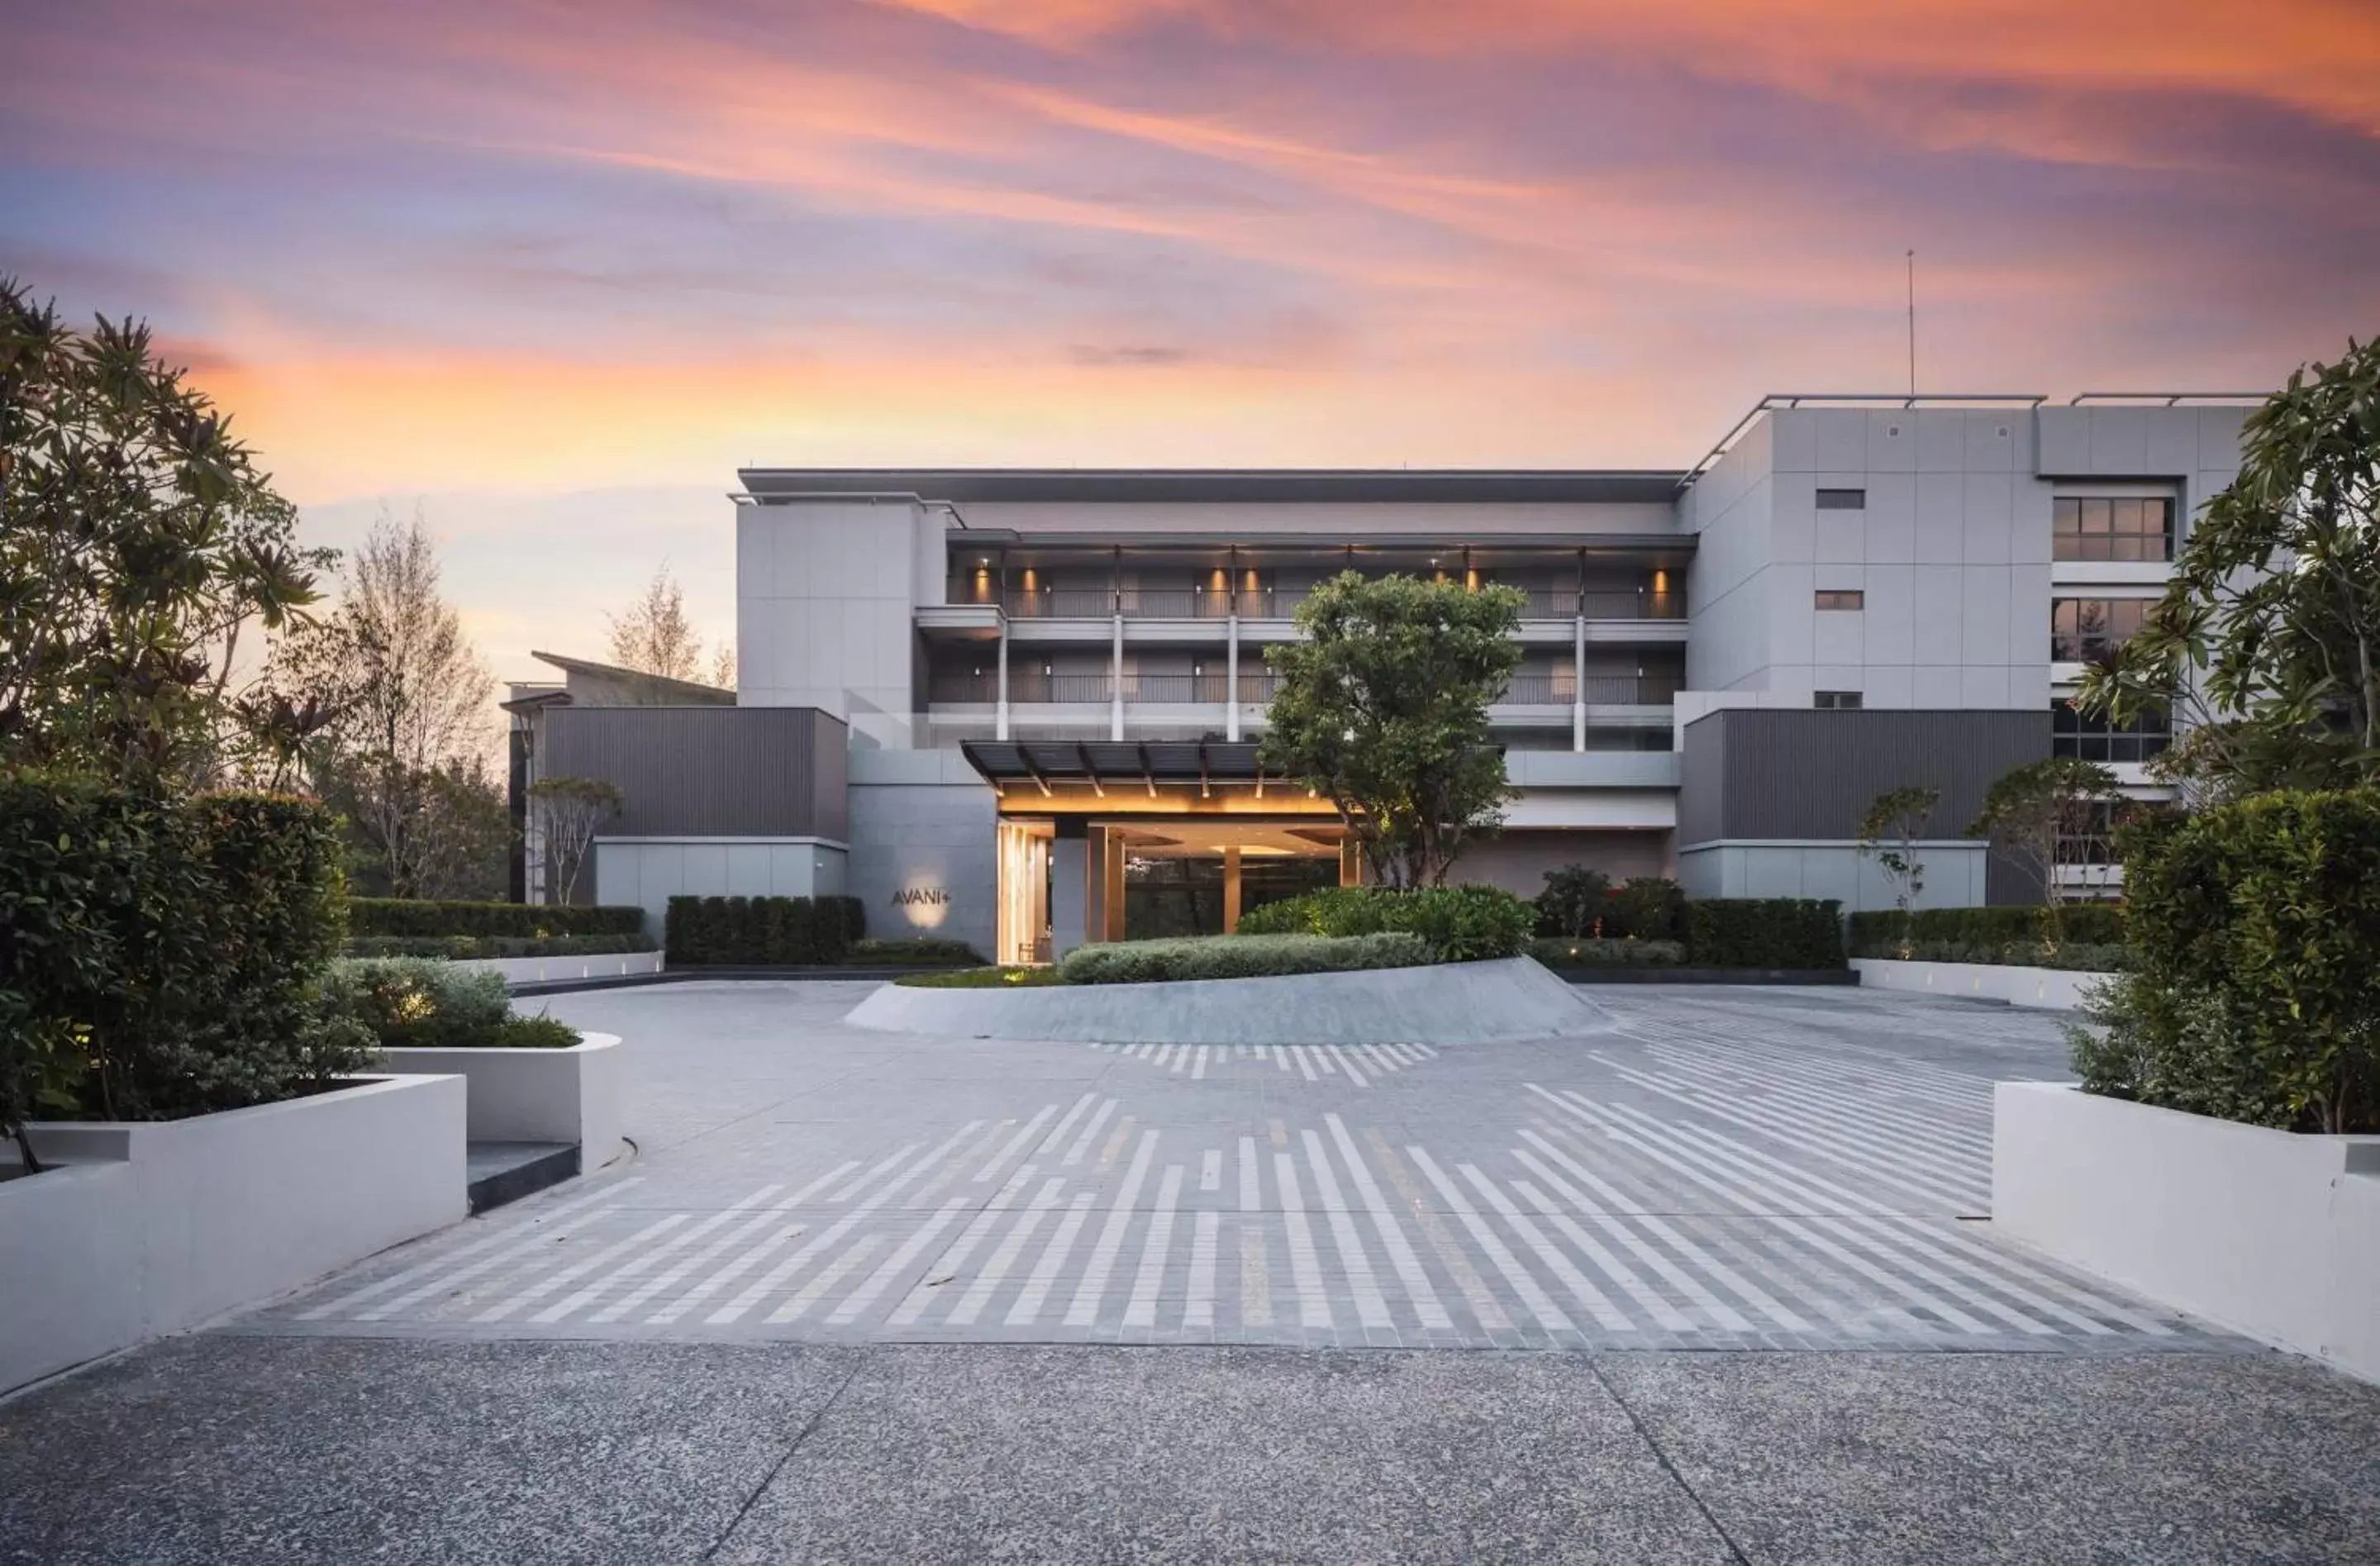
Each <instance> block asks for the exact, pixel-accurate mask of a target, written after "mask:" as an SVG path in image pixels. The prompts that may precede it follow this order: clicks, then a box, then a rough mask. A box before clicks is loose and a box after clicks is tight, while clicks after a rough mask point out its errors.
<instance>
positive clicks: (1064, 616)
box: [1002, 588, 1305, 620]
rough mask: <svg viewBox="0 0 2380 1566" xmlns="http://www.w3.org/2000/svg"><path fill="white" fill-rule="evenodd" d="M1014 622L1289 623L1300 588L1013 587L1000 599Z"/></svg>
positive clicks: (1299, 599)
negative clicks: (1121, 619)
mask: <svg viewBox="0 0 2380 1566" xmlns="http://www.w3.org/2000/svg"><path fill="white" fill-rule="evenodd" d="M1304 601H1305V591H1304V590H1303V589H1296V590H1292V589H1278V590H1277V589H1272V588H1249V589H1243V590H1241V591H1239V592H1225V591H1222V590H1220V589H1207V588H1123V589H1114V588H1038V589H1030V590H1026V589H1011V590H1010V591H1009V593H1008V594H1007V595H1006V597H1005V598H1004V599H1003V600H1002V603H1003V605H1004V606H1005V607H1006V609H1007V611H1008V613H1009V614H1010V616H1011V617H1012V618H1014V619H1018V620H1105V619H1108V618H1109V617H1111V616H1112V615H1116V614H1121V615H1123V617H1124V618H1125V619H1127V620H1223V619H1228V618H1229V617H1231V616H1232V615H1233V614H1238V615H1240V616H1241V617H1243V618H1244V619H1251V620H1262V619H1284V620H1285V619H1287V618H1288V617H1289V616H1290V615H1292V614H1293V613H1296V610H1297V606H1298V605H1299V604H1300V603H1303V602H1304Z"/></svg>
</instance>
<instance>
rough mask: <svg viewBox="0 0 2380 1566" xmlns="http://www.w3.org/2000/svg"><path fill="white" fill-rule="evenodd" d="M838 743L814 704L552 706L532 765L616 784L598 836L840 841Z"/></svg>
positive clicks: (844, 827)
mask: <svg viewBox="0 0 2380 1566" xmlns="http://www.w3.org/2000/svg"><path fill="white" fill-rule="evenodd" d="M845 744H846V741H845V738H844V726H843V723H842V722H840V721H839V720H837V719H836V718H834V717H832V716H831V715H829V714H827V713H825V712H821V711H820V710H818V709H817V708H814V707H558V708H554V709H553V710H549V711H548V712H547V713H546V715H545V755H544V756H543V757H542V758H541V759H540V765H539V768H538V771H539V774H540V776H543V777H549V778H552V777H577V778H601V779H602V780H604V781H605V782H606V783H612V784H613V785H614V786H616V787H617V788H618V789H619V790H620V793H621V794H622V795H624V796H625V800H626V803H625V807H624V808H623V809H622V810H621V812H620V814H619V815H618V816H616V817H614V818H613V819H612V820H610V821H608V822H606V823H605V824H604V826H603V827H602V829H601V835H602V836H605V837H678V836H690V837H830V838H834V839H836V840H837V841H841V840H843V839H844V837H845V836H846V835H847V833H848V823H849V816H848V811H847V807H846V803H845V795H844V747H845Z"/></svg>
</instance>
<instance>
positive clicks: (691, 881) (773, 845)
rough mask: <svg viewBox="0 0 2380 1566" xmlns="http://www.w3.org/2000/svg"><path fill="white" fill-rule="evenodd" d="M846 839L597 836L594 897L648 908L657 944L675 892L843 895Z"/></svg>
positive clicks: (647, 920) (648, 928)
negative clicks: (840, 840) (839, 840)
mask: <svg viewBox="0 0 2380 1566" xmlns="http://www.w3.org/2000/svg"><path fill="white" fill-rule="evenodd" d="M848 852H849V851H848V848H847V847H846V845H845V844H842V843H839V842H834V841H832V840H829V839H826V838H818V837H670V838H598V839H597V840H596V843H595V852H594V875H595V894H596V899H597V901H599V902H601V903H605V904H611V905H613V906H614V907H628V906H631V905H634V906H636V907H639V908H642V909H643V910H644V911H645V933H646V934H647V935H649V936H651V937H652V938H653V939H654V940H656V941H658V940H660V939H661V938H662V933H663V931H664V929H665V928H666V925H665V921H666V919H667V917H668V915H669V900H670V899H671V898H673V897H824V896H836V895H840V894H841V893H842V892H843V890H844V880H845V872H844V861H845V858H846V856H847V854H848Z"/></svg>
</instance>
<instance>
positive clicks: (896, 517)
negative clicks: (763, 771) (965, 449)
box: [735, 500, 944, 745]
mask: <svg viewBox="0 0 2380 1566" xmlns="http://www.w3.org/2000/svg"><path fill="white" fill-rule="evenodd" d="M943 527H944V523H943V513H941V512H940V511H937V510H929V509H927V508H926V507H923V506H921V505H918V504H915V503H911V502H903V501H892V500H885V501H878V502H874V503H870V502H868V501H848V500H845V501H796V502H794V503H791V504H784V505H739V506H737V507H736V508H735V633H736V664H737V667H736V700H737V702H738V703H739V704H741V705H744V706H748V707H818V708H822V709H824V710H826V711H829V712H832V713H833V714H834V715H835V716H836V717H838V718H842V719H844V721H845V722H849V723H850V724H851V725H852V727H853V730H854V736H853V737H854V743H855V744H858V743H875V744H896V745H897V744H905V743H907V723H908V715H909V714H910V713H911V712H912V710H914V708H915V706H916V689H917V680H916V675H917V637H916V633H915V631H914V629H913V621H914V618H915V616H914V613H913V611H914V610H915V609H916V608H917V606H918V605H921V604H936V603H940V602H941V601H942V596H943V572H944V562H943V551H942V533H943Z"/></svg>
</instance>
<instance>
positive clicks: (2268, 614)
mask: <svg viewBox="0 0 2380 1566" xmlns="http://www.w3.org/2000/svg"><path fill="white" fill-rule="evenodd" d="M2075 706H2076V707H2077V708H2079V709H2081V710H2083V711H2085V712H2089V713H2093V714H2095V715H2097V716H2101V717H2107V718H2112V719H2114V720H2116V721H2117V722H2131V721H2133V720H2134V719H2136V718H2139V717H2141V716H2143V715H2149V714H2154V713H2155V712H2158V711H2168V712H2170V713H2172V715H2173V716H2174V718H2175V719H2176V720H2177V722H2179V723H2180V725H2181V726H2183V727H2184V728H2185V729H2186V730H2187V731H2188V735H2189V737H2188V739H2187V741H2186V743H2184V744H2182V745H2178V746H2177V747H2175V748H2174V751H2173V752H2172V754H2171V758H2170V759H2168V760H2167V761H2165V763H2164V765H2163V768H2162V771H2163V772H2164V773H2165V774H2166V775H2167V776H2168V777H2169V778H2170V779H2171V780H2172V781H2174V782H2177V783H2182V784H2184V785H2185V786H2186V787H2194V788H2197V789H2200V790H2202V791H2203V792H2204V793H2206V794H2208V795H2214V796H2216V797H2224V796H2230V795H2240V794H2247V793H2253V792H2256V791H2258V790H2262V789H2268V788H2277V787H2318V786H2332V787H2344V786H2352V785H2353V784H2354V783H2356V782H2358V781H2359V780H2370V779H2372V778H2374V777H2375V776H2380V340H2375V341H2374V342H2370V343H2364V344H2361V345H2359V344H2357V343H2356V342H2355V341H2354V340H2352V339H2350V340H2349V342H2348V345H2347V353H2346V355H2345V357H2344V358H2340V359H2339V360H2338V362H2337V363H2336V364H2320V363H2316V364H2313V365H2311V366H2308V367H2305V368H2302V369H2301V370H2298V371H2297V372H2296V373H2295V374H2293V375H2291V376H2290V377H2289V385H2288V386H2287V387H2286V388H2284V389H2283V390H2281V391H2280V392H2278V393H2277V394H2275V395H2274V396H2273V397H2272V398H2271V399H2270V400H2269V401H2267V402H2266V403H2265V405H2264V406H2263V407H2260V408H2258V409H2256V411H2255V412H2253V413H2252V414H2250V415H2249V416H2248V419H2247V422H2246V424H2245V426H2244V428H2243V431H2242V441H2241V449H2240V473H2239V477H2238V478H2237V479H2235V480H2233V481H2232V483H2231V485H2230V487H2229V488H2228V489H2226V490H2225V491H2224V492H2222V493H2221V494H2219V495H2216V497H2215V498H2214V499H2213V500H2211V501H2209V502H2208V503H2207V504H2206V506H2205V508H2204V510H2203V511H2201V512H2200V513H2199V515H2198V517H2197V518H2196V520H2195V521H2194V523H2193V524H2192V527H2191V529H2190V533H2189V537H2188V538H2187V540H2185V541H2184V543H2183V545H2182V549H2181V552H2180V555H2179V556H2178V557H2177V559H2176V560H2175V563H2174V573H2173V579H2172V581H2171V582H2170V584H2169V585H2168V587H2167V589H2166V593H2165V596H2164V597H2163V598H2162V599H2160V600H2159V601H2157V603H2156V605H2155V608H2154V609H2152V610H2151V611H2150V612H2149V613H2148V615H2147V616H2146V618H2145V619H2144V620H2143V623H2142V625H2141V628H2140V630H2139V631H2138V632H2136V633H2134V634H2133V635H2132V636H2131V637H2130V638H2128V639H2127V640H2126V641H2125V642H2124V643H2123V644H2122V645H2121V646H2120V647H2119V648H2117V649H2114V650H2113V651H2112V652H2111V653H2110V654H2109V655H2108V656H2107V658H2106V659H2104V660H2102V661H2101V662H2098V663H2097V664H2095V665H2094V666H2093V667H2092V668H2090V669H2088V670H2086V671H2085V672H2084V674H2083V681H2082V684H2081V686H2080V687H2079V689H2078V691H2077V693H2076V696H2075Z"/></svg>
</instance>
